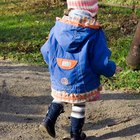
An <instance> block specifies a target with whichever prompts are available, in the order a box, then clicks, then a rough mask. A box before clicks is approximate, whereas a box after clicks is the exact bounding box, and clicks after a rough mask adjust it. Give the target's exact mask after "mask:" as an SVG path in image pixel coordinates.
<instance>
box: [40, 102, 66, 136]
mask: <svg viewBox="0 0 140 140" xmlns="http://www.w3.org/2000/svg"><path fill="white" fill-rule="evenodd" d="M63 112H64V107H63V104H62V102H60V101H57V100H53V101H52V103H51V104H50V105H49V107H48V112H47V114H46V116H45V118H44V120H43V123H42V124H41V125H40V127H39V128H40V129H41V131H43V132H44V133H46V132H48V134H49V135H50V136H51V137H55V135H56V134H55V123H56V120H57V118H58V116H59V115H60V114H61V113H63Z"/></svg>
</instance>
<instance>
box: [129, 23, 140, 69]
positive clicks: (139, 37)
mask: <svg viewBox="0 0 140 140" xmlns="http://www.w3.org/2000/svg"><path fill="white" fill-rule="evenodd" d="M126 63H127V64H128V65H129V66H130V67H131V68H132V69H133V70H140V21H139V23H138V25H137V29H136V32H135V34H134V38H133V41H132V45H131V47H130V50H129V52H128V56H127V58H126Z"/></svg>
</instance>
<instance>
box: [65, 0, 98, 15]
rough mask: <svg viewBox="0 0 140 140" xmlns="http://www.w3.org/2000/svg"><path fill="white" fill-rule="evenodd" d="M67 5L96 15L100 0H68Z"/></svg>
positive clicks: (69, 7)
mask: <svg viewBox="0 0 140 140" xmlns="http://www.w3.org/2000/svg"><path fill="white" fill-rule="evenodd" d="M67 7H68V9H79V10H85V11H88V12H89V13H90V14H91V16H92V17H94V16H95V15H96V14H97V12H98V0H67Z"/></svg>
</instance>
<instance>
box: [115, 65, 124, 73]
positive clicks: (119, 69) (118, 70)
mask: <svg viewBox="0 0 140 140" xmlns="http://www.w3.org/2000/svg"><path fill="white" fill-rule="evenodd" d="M122 71H123V68H121V67H119V66H117V67H116V72H115V73H120V72H122Z"/></svg>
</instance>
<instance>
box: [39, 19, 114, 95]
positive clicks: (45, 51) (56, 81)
mask: <svg viewBox="0 0 140 140" xmlns="http://www.w3.org/2000/svg"><path fill="white" fill-rule="evenodd" d="M41 53H42V55H43V58H44V60H45V62H46V63H47V64H48V67H49V72H50V76H51V86H52V88H53V89H55V90H57V91H66V92H67V93H68V94H72V93H74V94H81V93H86V92H89V91H92V90H94V89H97V88H98V87H99V86H100V76H101V75H104V76H105V77H112V76H113V75H114V73H115V70H116V65H115V63H114V62H113V61H111V60H110V59H109V58H110V56H111V52H110V50H109V49H108V46H107V42H106V37H105V34H104V32H103V30H102V29H101V28H99V29H93V28H85V27H81V26H75V25H73V24H68V23H65V22H62V21H59V20H57V21H56V23H55V25H54V27H53V28H52V29H51V31H50V35H49V39H48V41H47V42H46V43H45V44H44V45H43V46H42V47H41ZM72 62H74V65H73V63H72Z"/></svg>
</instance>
